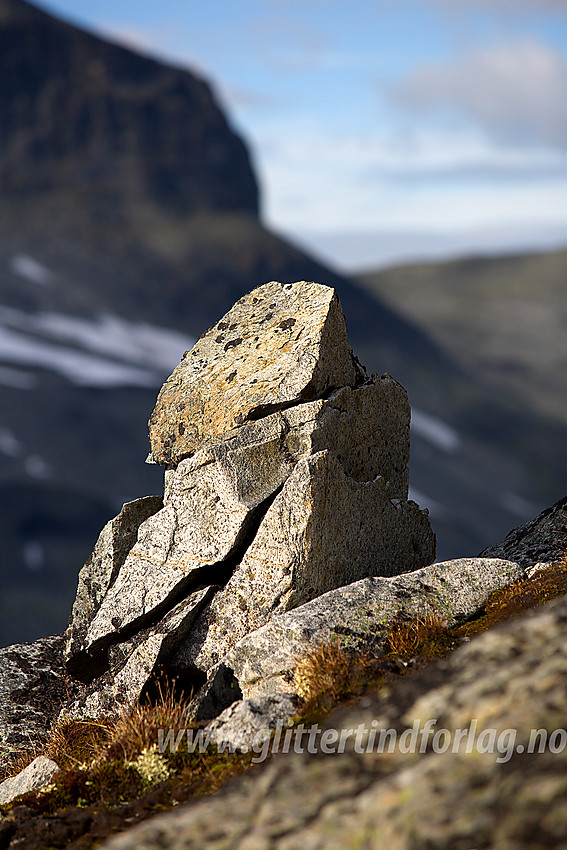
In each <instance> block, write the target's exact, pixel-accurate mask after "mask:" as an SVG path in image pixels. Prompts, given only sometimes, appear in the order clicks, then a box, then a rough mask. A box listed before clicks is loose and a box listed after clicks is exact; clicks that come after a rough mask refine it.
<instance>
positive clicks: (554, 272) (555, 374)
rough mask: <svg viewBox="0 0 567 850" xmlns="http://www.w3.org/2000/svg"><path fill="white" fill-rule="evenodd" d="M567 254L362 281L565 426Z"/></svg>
mask: <svg viewBox="0 0 567 850" xmlns="http://www.w3.org/2000/svg"><path fill="white" fill-rule="evenodd" d="M566 277H567V251H557V252H553V253H547V254H525V255H517V256H503V257H496V258H486V257H476V258H470V259H464V260H461V261H457V262H451V263H436V264H422V265H412V266H405V267H400V268H395V269H388V270H386V271H381V272H376V273H372V272H369V273H368V274H365V275H363V276H362V277H361V278H360V281H361V283H362V284H363V285H364V287H365V289H366V290H367V291H368V292H371V293H373V294H375V295H377V297H378V298H379V299H380V300H381V301H386V302H387V303H388V304H389V305H390V307H391V308H392V309H394V310H396V311H397V312H399V313H401V314H403V315H404V316H406V318H407V319H409V320H410V321H413V322H418V323H419V324H420V326H421V327H423V328H424V329H425V330H426V332H427V333H428V335H429V336H430V337H431V338H432V339H433V340H434V341H435V342H436V343H437V344H438V345H439V347H440V348H442V349H443V350H444V351H445V352H446V353H447V354H448V355H449V356H450V357H451V359H453V360H455V361H456V362H457V363H459V364H461V365H462V366H463V367H464V368H465V369H467V370H474V372H475V373H476V374H477V375H479V376H480V377H481V379H482V380H483V381H485V382H486V383H487V384H490V385H491V386H493V387H494V388H495V389H497V390H498V391H499V392H504V393H507V394H511V393H513V394H514V395H515V396H516V397H517V398H519V399H521V401H522V403H523V404H524V405H525V406H526V407H528V408H530V409H533V410H535V411H536V412H538V413H540V414H542V415H545V416H550V417H554V418H555V419H557V420H558V421H559V422H561V423H562V424H564V425H567V338H566V336H565V332H564V329H565V324H566V323H567V301H566V299H565V280H566Z"/></svg>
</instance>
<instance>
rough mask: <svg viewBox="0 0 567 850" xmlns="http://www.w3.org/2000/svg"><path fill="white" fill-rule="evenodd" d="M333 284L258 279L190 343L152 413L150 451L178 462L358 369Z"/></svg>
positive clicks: (346, 379)
mask: <svg viewBox="0 0 567 850" xmlns="http://www.w3.org/2000/svg"><path fill="white" fill-rule="evenodd" d="M360 374H361V370H360V371H359V369H358V368H357V366H356V363H355V361H354V358H353V356H352V352H351V350H350V348H349V345H348V342H347V334H346V326H345V321H344V317H343V314H342V311H341V308H340V305H339V301H338V298H337V296H336V295H335V292H334V290H333V289H331V288H330V287H328V286H322V285H321V284H317V283H308V282H305V281H300V282H297V283H278V282H276V281H272V282H271V283H266V284H264V285H263V286H259V287H257V288H256V289H254V290H253V291H252V292H250V293H249V294H247V295H245V296H244V297H243V298H241V299H240V300H239V301H237V302H236V304H235V305H234V307H233V308H232V309H231V310H230V311H229V312H228V313H227V314H226V315H225V316H224V317H223V318H222V319H221V320H220V321H219V322H217V324H216V325H214V326H213V327H212V328H211V329H210V330H208V331H207V332H206V333H205V334H204V335H203V336H202V337H201V338H200V339H199V341H198V342H197V344H196V345H195V346H194V347H193V348H192V349H191V351H188V352H187V353H186V354H185V356H184V358H183V360H182V361H181V363H180V364H179V366H177V367H176V369H175V370H174V372H173V374H172V375H171V377H170V378H168V380H167V381H166V382H165V384H164V385H163V387H162V389H161V392H160V394H159V396H158V400H157V403H156V406H155V409H154V411H153V413H152V416H151V418H150V423H149V424H150V443H151V455H152V457H153V459H154V461H155V462H156V463H161V464H166V465H175V464H177V463H178V462H179V461H180V460H181V459H182V458H183V457H186V456H188V455H191V454H193V452H194V451H195V450H196V449H197V448H200V447H201V446H202V445H204V444H206V443H210V442H216V441H218V440H219V438H220V437H222V436H224V435H227V434H228V433H229V432H230V431H232V430H233V429H234V428H236V427H238V426H240V425H242V424H243V423H244V422H245V421H247V420H248V421H250V420H253V419H257V418H259V417H260V416H263V415H265V413H269V412H271V411H272V410H274V409H277V408H278V407H282V406H288V405H290V404H297V403H298V402H301V401H311V400H313V399H315V398H321V397H322V396H323V395H325V394H326V393H329V392H330V391H331V390H333V389H337V388H338V387H344V386H353V385H354V384H355V383H356V381H357V379H358V378H359V377H360Z"/></svg>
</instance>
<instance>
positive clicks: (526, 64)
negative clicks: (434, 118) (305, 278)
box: [386, 40, 567, 146]
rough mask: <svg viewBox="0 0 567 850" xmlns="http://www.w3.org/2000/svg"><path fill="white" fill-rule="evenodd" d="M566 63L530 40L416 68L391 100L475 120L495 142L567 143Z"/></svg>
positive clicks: (416, 109)
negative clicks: (495, 139) (448, 61)
mask: <svg viewBox="0 0 567 850" xmlns="http://www.w3.org/2000/svg"><path fill="white" fill-rule="evenodd" d="M566 91H567V62H566V61H565V58H564V57H563V56H562V55H561V54H560V53H558V52H556V51H554V50H553V49H552V48H550V47H547V46H545V45H542V44H539V43H537V42H535V41H531V40H523V41H521V42H517V43H515V44H508V45H503V46H501V47H498V48H491V49H485V50H478V51H475V52H470V53H468V54H465V55H464V56H462V57H460V58H458V59H456V60H455V61H454V62H452V63H444V64H441V63H439V64H429V65H422V66H421V67H418V68H416V69H415V70H414V71H412V72H411V73H410V74H408V75H407V76H406V77H405V78H402V79H401V80H400V81H398V82H396V83H394V84H392V85H391V86H390V87H389V89H388V91H387V92H386V93H387V95H388V96H389V98H390V101H391V102H392V103H393V104H394V105H395V106H398V107H403V108H405V109H406V110H410V111H413V112H414V114H415V113H417V114H421V115H423V114H427V113H429V114H434V115H445V117H448V116H450V117H452V118H453V119H454V118H455V117H460V118H461V119H463V118H464V119H468V120H469V121H473V122H474V123H475V124H476V125H477V126H480V127H482V128H484V129H485V130H486V131H487V132H489V133H490V134H491V135H492V136H493V137H494V138H497V139H499V140H506V141H510V140H514V141H516V142H521V143H524V144H525V143H532V144H533V143H534V142H535V143H538V144H541V143H542V142H543V143H546V144H549V145H557V146H564V145H567V97H566V94H565V93H566Z"/></svg>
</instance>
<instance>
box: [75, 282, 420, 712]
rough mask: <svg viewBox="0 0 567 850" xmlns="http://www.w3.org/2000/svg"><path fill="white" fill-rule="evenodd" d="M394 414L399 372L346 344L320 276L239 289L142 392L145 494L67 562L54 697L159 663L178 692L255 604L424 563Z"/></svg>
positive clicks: (98, 705) (83, 701)
mask: <svg viewBox="0 0 567 850" xmlns="http://www.w3.org/2000/svg"><path fill="white" fill-rule="evenodd" d="M409 423H410V409H409V405H408V401H407V395H406V392H405V390H404V389H403V387H402V386H401V385H400V384H398V383H397V382H396V381H395V380H393V379H392V378H390V377H389V376H388V375H383V376H382V377H381V378H379V377H377V376H376V375H373V376H372V377H371V378H368V377H367V376H366V373H365V371H364V369H363V368H362V367H361V366H360V364H359V363H358V361H357V360H356V358H355V357H354V356H353V354H352V351H351V349H350V348H349V346H348V341H347V335H346V327H345V321H344V317H343V315H342V311H341V308H340V304H339V302H338V299H337V296H336V294H335V293H334V290H332V289H331V288H329V287H327V286H323V285H321V284H317V283H307V282H298V283H293V284H281V283H277V282H273V281H272V282H271V283H268V284H264V285H262V286H260V287H258V288H257V289H255V290H253V291H252V292H251V293H249V294H248V295H246V296H245V297H244V298H242V299H240V301H238V302H237V303H236V304H235V306H234V307H233V308H232V310H230V311H229V313H228V314H227V315H226V316H225V317H224V318H223V319H221V320H220V321H219V322H218V323H217V324H216V325H215V326H214V327H213V328H212V329H211V330H209V331H207V332H206V333H205V334H204V335H203V337H202V338H201V339H200V340H199V341H198V342H197V344H196V345H195V347H194V348H193V349H192V350H191V351H190V352H187V353H186V354H185V356H184V357H183V360H182V361H181V363H180V364H179V366H178V367H177V368H176V369H175V371H174V372H173V374H172V376H171V377H170V378H169V379H168V380H167V381H166V383H165V384H164V387H163V388H162V390H161V392H160V394H159V396H158V400H157V403H156V406H155V410H154V412H153V414H152V417H151V419H150V442H151V456H152V457H151V459H152V460H153V461H154V462H159V463H163V464H165V465H166V467H167V468H166V474H165V488H164V496H163V501H160V500H159V499H158V498H157V497H152V498H150V497H148V498H147V499H143V500H138V501H137V502H134V503H132V504H131V505H129V506H125V507H124V508H123V511H122V512H121V514H120V515H119V516H118V517H117V518H116V519H115V520H113V521H111V523H109V525H108V526H107V527H106V528H105V529H104V530H103V532H102V534H101V537H100V539H99V541H98V543H97V546H96V547H95V552H94V553H93V556H92V557H91V559H90V560H89V561H88V563H87V564H86V565H85V567H84V569H83V570H82V571H81V576H80V581H79V592H78V595H77V600H76V603H75V606H74V609H73V615H72V618H71V622H70V625H69V629H68V632H67V641H66V659H67V664H68V669H69V670H70V671H71V672H72V673H73V675H74V676H75V677H76V678H78V679H80V681H81V682H82V684H83V685H84V689H83V691H82V694H81V696H79V698H77V699H75V700H74V701H73V703H72V705H70V706H68V707H67V709H68V710H69V711H71V713H75V714H79V715H84V714H89V713H94V714H97V713H102V712H104V711H108V710H110V709H111V707H112V705H115V704H116V703H120V704H127V703H128V702H134V701H136V700H138V699H139V698H140V697H141V696H143V694H144V693H146V692H148V690H149V689H151V687H152V681H153V680H154V679H155V677H156V676H158V675H162V674H163V673H165V674H172V673H174V674H175V675H176V676H177V677H179V678H180V680H181V681H182V682H184V683H185V685H186V687H187V688H191V689H195V687H196V686H197V685H199V686H200V685H201V684H202V683H203V681H205V680H206V678H207V676H208V675H209V674H210V673H211V671H212V670H213V669H214V668H215V667H216V666H217V665H218V663H219V662H221V661H222V658H223V657H224V655H226V654H227V653H228V652H229V650H231V649H232V647H233V646H234V645H235V644H236V643H237V642H238V640H240V639H241V638H243V637H245V636H246V635H247V634H248V633H250V632H251V631H254V630H255V629H258V628H259V627H261V626H263V625H265V624H266V623H267V622H268V621H269V620H270V619H271V618H272V617H273V616H275V615H277V614H279V613H283V612H285V611H288V610H290V609H292V608H294V607H297V606H298V605H302V604H303V603H305V602H308V601H309V600H310V599H313V598H315V597H317V596H320V595H321V594H323V593H325V592H326V591H329V590H332V589H333V588H338V587H341V586H343V585H346V584H349V583H350V582H353V581H357V580H359V579H361V578H364V577H366V576H372V575H383V576H392V575H397V574H399V573H403V572H406V571H408V570H415V569H418V568H420V567H423V566H424V565H426V564H429V563H431V561H433V559H434V554H435V538H434V535H433V533H432V531H431V527H430V525H429V520H428V517H427V513H426V512H424V511H421V510H420V509H419V507H418V506H417V505H416V504H415V503H414V502H411V501H408V499H407V497H408V470H407V464H408V460H409ZM221 678H222V677H221ZM219 707H224V706H223V705H222V701H221V702H220V703H219Z"/></svg>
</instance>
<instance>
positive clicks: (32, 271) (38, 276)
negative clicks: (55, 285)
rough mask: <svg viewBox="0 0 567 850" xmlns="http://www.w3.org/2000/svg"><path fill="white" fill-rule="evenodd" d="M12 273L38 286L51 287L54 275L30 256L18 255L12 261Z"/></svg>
mask: <svg viewBox="0 0 567 850" xmlns="http://www.w3.org/2000/svg"><path fill="white" fill-rule="evenodd" d="M10 271H12V272H14V274H17V275H18V276H19V277H23V278H25V280H29V281H31V282H32V283H36V284H38V286H49V284H50V283H51V282H52V280H53V274H52V272H50V271H49V269H48V268H47V267H46V266H44V265H42V263H38V261H37V260H34V258H33V257H30V256H29V254H16V255H15V256H14V257H12V259H11V260H10Z"/></svg>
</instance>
